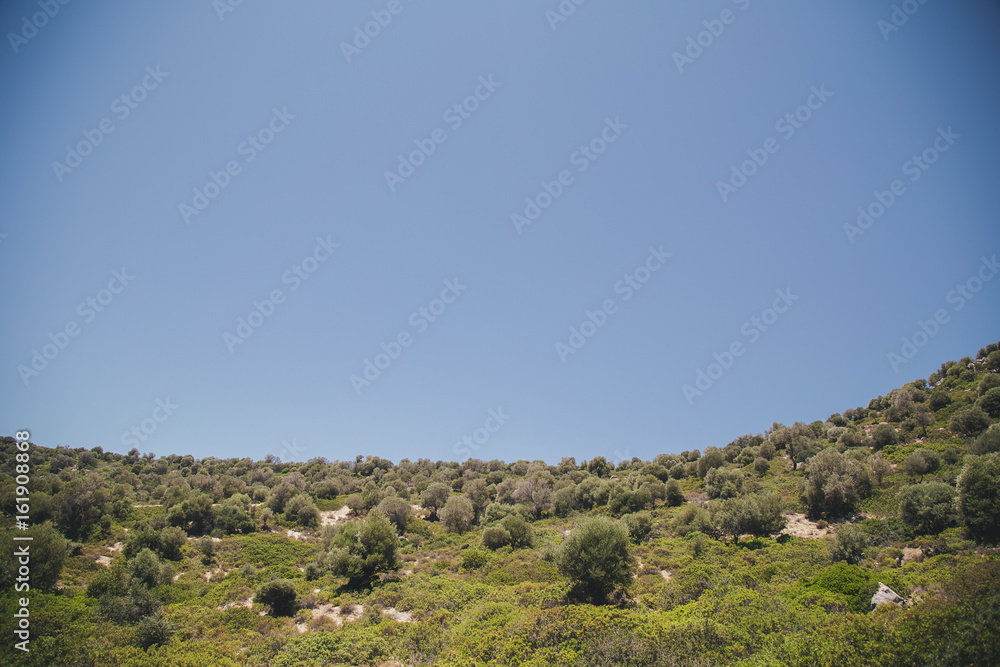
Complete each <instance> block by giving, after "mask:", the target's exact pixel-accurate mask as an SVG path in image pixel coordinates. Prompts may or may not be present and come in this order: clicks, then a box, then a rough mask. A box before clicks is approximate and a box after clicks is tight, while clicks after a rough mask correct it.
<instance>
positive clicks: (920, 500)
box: [898, 482, 955, 533]
mask: <svg viewBox="0 0 1000 667" xmlns="http://www.w3.org/2000/svg"><path fill="white" fill-rule="evenodd" d="M898 498H899V517H900V518H901V519H902V520H903V521H904V522H905V523H906V525H908V526H910V527H911V528H913V529H914V530H916V531H917V532H918V533H939V532H941V531H942V530H944V529H945V528H947V527H948V525H949V524H951V523H952V521H953V520H954V515H955V489H953V488H952V487H950V486H948V485H947V484H944V483H942V482H928V483H926V484H911V485H910V486H906V487H903V489H902V490H900V492H899V494H898Z"/></svg>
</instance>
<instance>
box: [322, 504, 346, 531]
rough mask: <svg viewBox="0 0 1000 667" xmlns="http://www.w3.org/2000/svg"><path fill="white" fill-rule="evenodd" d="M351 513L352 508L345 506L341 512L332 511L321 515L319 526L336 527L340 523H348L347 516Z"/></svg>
mask: <svg viewBox="0 0 1000 667" xmlns="http://www.w3.org/2000/svg"><path fill="white" fill-rule="evenodd" d="M350 513H351V508H350V507H348V506H347V505H344V506H343V507H341V508H340V509H339V510H331V511H329V512H320V513H319V525H320V527H323V526H336V525H337V524H338V523H341V522H343V521H347V515H348V514H350Z"/></svg>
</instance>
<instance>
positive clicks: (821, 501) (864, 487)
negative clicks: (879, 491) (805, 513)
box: [803, 448, 871, 517]
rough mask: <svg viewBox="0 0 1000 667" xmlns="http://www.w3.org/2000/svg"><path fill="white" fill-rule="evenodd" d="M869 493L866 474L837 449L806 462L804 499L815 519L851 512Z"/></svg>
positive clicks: (830, 449) (827, 451)
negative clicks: (822, 515) (825, 515)
mask: <svg viewBox="0 0 1000 667" xmlns="http://www.w3.org/2000/svg"><path fill="white" fill-rule="evenodd" d="M870 490H871V482H870V481H869V479H868V471H867V470H865V468H864V467H863V466H862V465H861V464H860V463H858V462H857V461H855V460H854V459H852V458H850V457H849V456H847V455H845V454H841V453H840V452H838V451H837V450H836V449H833V448H827V449H824V450H823V451H821V452H820V453H819V454H817V455H816V456H814V457H813V458H811V459H809V460H808V461H807V462H806V477H805V480H804V483H803V496H804V498H805V501H806V504H807V505H808V507H809V513H810V515H812V516H814V517H817V516H819V515H821V514H823V513H825V514H827V515H829V516H837V515H840V514H843V513H845V512H850V511H852V510H853V509H854V505H855V503H857V501H858V500H859V499H861V498H863V497H865V496H867V495H868V493H869V491H870Z"/></svg>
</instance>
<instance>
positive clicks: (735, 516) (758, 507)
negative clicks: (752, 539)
mask: <svg viewBox="0 0 1000 667" xmlns="http://www.w3.org/2000/svg"><path fill="white" fill-rule="evenodd" d="M715 523H717V524H718V525H719V528H720V529H721V530H722V532H723V533H725V534H726V535H731V536H732V537H733V539H739V537H740V535H742V534H744V533H747V534H750V535H755V536H764V535H770V534H771V533H776V532H778V531H780V530H781V529H782V528H784V527H785V517H784V515H783V514H782V512H781V496H780V495H779V494H778V493H770V494H767V495H753V496H744V497H742V498H731V499H728V500H724V501H722V503H721V504H720V505H718V508H717V510H716V514H715Z"/></svg>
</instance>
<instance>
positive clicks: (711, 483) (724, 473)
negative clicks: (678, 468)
mask: <svg viewBox="0 0 1000 667" xmlns="http://www.w3.org/2000/svg"><path fill="white" fill-rule="evenodd" d="M707 456H711V454H707V455H706V457H707ZM702 460H704V459H702ZM742 491H743V471H742V470H737V469H735V468H712V469H711V470H709V471H708V474H706V475H705V492H706V493H708V497H709V498H735V497H736V496H738V495H739V494H740V493H741V492H742Z"/></svg>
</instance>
